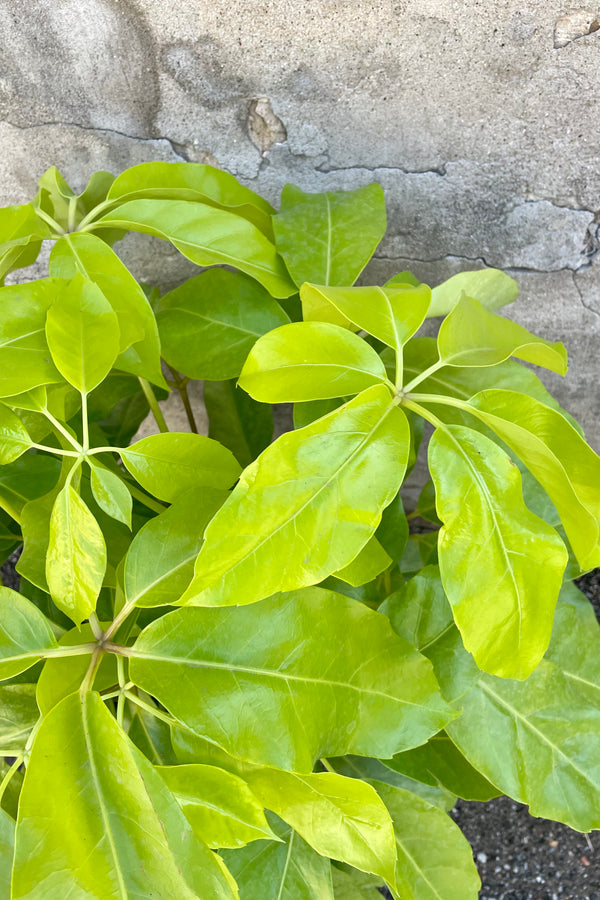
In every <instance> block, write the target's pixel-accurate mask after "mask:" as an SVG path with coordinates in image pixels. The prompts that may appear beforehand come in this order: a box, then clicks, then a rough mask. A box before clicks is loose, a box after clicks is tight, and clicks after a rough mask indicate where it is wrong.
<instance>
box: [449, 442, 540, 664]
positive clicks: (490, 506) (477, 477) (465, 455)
mask: <svg viewBox="0 0 600 900" xmlns="http://www.w3.org/2000/svg"><path fill="white" fill-rule="evenodd" d="M443 431H444V433H445V434H447V435H448V437H449V438H450V439H451V440H452V442H453V443H454V444H455V445H456V446H457V448H458V450H459V452H460V453H461V455H462V457H463V459H464V460H465V461H466V463H467V466H468V467H469V468H470V469H471V471H472V473H473V476H474V479H475V481H476V482H477V483H478V484H479V486H480V490H481V493H482V494H483V496H484V498H485V501H486V505H487V506H488V509H489V511H490V515H491V516H492V520H493V523H494V528H495V529H496V532H497V534H498V537H499V542H500V546H501V548H502V555H503V556H504V562H505V564H506V569H507V571H508V572H509V573H510V577H511V581H512V584H513V590H514V593H515V596H516V599H517V610H518V614H519V628H518V649H519V651H520V648H521V640H522V634H521V632H522V628H523V609H522V601H521V596H520V594H519V589H518V586H517V582H516V578H515V573H514V569H513V566H512V564H511V561H510V557H509V551H508V549H507V547H506V546H505V544H504V536H503V534H502V531H501V529H500V526H499V524H498V519H497V517H496V512H495V510H494V507H493V503H492V497H491V494H490V492H489V491H488V489H487V485H486V484H485V481H483V479H482V478H481V476H480V475H479V473H478V471H477V469H476V468H475V466H474V465H473V462H472V460H471V459H470V457H469V455H468V453H467V452H466V451H465V450H464V449H463V447H462V445H461V443H460V441H458V440H457V438H455V437H454V434H453V432H452V431H451V429H450V428H449V427H447V426H445V427H444V428H443Z"/></svg>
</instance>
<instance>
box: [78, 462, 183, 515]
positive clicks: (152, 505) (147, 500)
mask: <svg viewBox="0 0 600 900" xmlns="http://www.w3.org/2000/svg"><path fill="white" fill-rule="evenodd" d="M95 453H119V448H118V447H94V448H93V450H90V451H89V453H88V456H93V455H94V454H95ZM88 465H89V460H88ZM94 465H95V466H100V468H101V469H107V470H108V471H109V472H110V471H112V470H111V469H109V467H108V466H105V465H104V463H102V462H100V460H99V459H96V460H94ZM123 484H124V485H125V487H126V488H127V490H128V491H129V493H130V494H131V496H132V497H134V498H135V499H136V500H139V501H140V503H143V504H144V506H147V507H148V509H151V510H152V511H153V512H155V513H159V514H160V513H162V512H164V511H165V509H167V507H166V506H165V504H164V503H161V502H160V500H155V499H154V497H150V496H149V495H148V494H146V493H145V492H144V491H141V490H140V489H139V488H138V487H136V486H135V484H131V483H130V482H129V481H127V480H126V479H125V478H123Z"/></svg>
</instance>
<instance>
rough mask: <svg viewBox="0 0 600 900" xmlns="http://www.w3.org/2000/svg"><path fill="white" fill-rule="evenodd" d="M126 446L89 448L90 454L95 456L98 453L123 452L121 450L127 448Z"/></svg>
mask: <svg viewBox="0 0 600 900" xmlns="http://www.w3.org/2000/svg"><path fill="white" fill-rule="evenodd" d="M126 449H127V448H126V447H91V448H90V449H89V450H88V453H87V455H88V456H94V455H95V454H96V453H119V454H120V453H121V450H126Z"/></svg>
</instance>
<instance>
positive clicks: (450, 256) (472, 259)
mask: <svg viewBox="0 0 600 900" xmlns="http://www.w3.org/2000/svg"><path fill="white" fill-rule="evenodd" d="M373 259H381V260H385V261H386V262H394V263H400V262H406V263H408V264H410V263H413V262H418V263H439V262H446V260H450V261H451V260H458V261H459V262H469V263H482V264H483V265H484V266H487V267H488V268H490V269H502V271H503V272H509V273H510V272H517V273H521V274H525V275H556V274H558V273H559V272H572V273H573V274H576V273H577V272H584V271H585V270H586V269H589V268H590V267H591V265H592V263H591V257H587V258H586V259H585V261H584V262H582V263H581V265H579V266H577V267H576V268H572V266H561V267H560V269H538V268H535V267H533V266H497V265H493V264H492V263H489V262H488V261H487V260H486V259H485V257H484V256H461V255H460V254H459V253H447V254H446V255H445V256H434V257H430V258H428V259H422V258H419V257H418V256H385V255H384V254H380V253H376V254H375V255H374V256H373Z"/></svg>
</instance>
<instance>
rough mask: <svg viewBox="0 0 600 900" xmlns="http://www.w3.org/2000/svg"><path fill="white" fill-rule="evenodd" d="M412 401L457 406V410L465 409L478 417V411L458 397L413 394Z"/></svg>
mask: <svg viewBox="0 0 600 900" xmlns="http://www.w3.org/2000/svg"><path fill="white" fill-rule="evenodd" d="M410 399H411V400H415V401H416V402H417V403H440V404H442V405H444V406H455V407H456V408H457V409H464V410H465V411H466V412H470V413H473V415H477V410H475V409H473V407H472V406H471V405H470V403H467V402H466V401H465V400H459V399H458V397H446V396H444V395H442V394H411V395H410Z"/></svg>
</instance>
